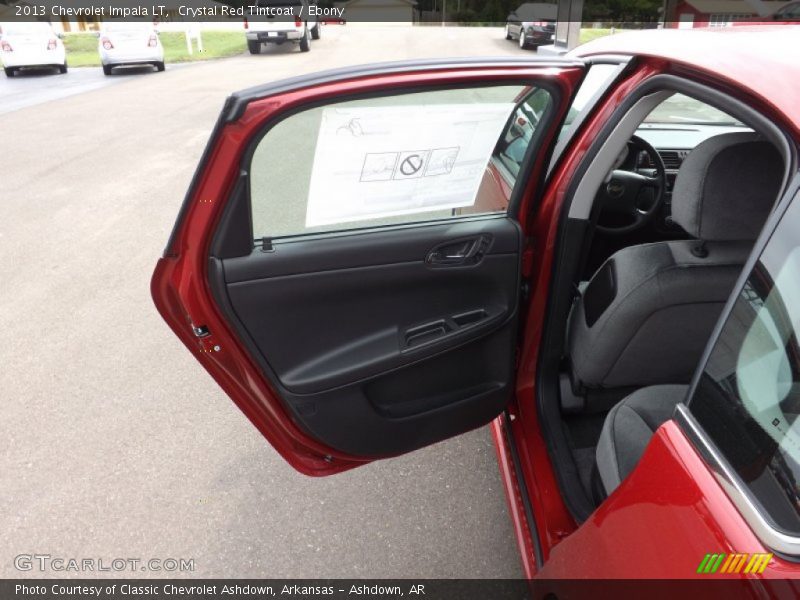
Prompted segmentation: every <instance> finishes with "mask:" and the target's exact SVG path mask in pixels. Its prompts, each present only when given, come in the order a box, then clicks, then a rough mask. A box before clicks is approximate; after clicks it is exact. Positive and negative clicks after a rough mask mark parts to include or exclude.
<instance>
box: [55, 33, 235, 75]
mask: <svg viewBox="0 0 800 600" xmlns="http://www.w3.org/2000/svg"><path fill="white" fill-rule="evenodd" d="M159 37H160V38H161V44H162V45H163V46H164V62H166V63H174V62H188V61H195V60H209V59H212V58H223V57H225V56H235V55H237V54H242V53H243V52H244V51H245V50H246V49H247V45H246V44H245V39H244V33H242V32H241V31H204V32H203V52H198V51H197V46H196V45H195V47H194V54H191V55H190V54H189V53H188V52H187V51H186V38H185V36H184V35H183V33H178V32H174V31H165V32H164V33H162V34H161V35H160V36H159ZM64 46H65V47H66V49H67V62H68V63H69V66H70V67H99V66H100V55H99V54H98V52H97V37H96V36H95V35H94V34H91V33H68V34H66V35H65V36H64Z"/></svg>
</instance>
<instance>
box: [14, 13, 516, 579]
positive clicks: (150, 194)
mask: <svg viewBox="0 0 800 600" xmlns="http://www.w3.org/2000/svg"><path fill="white" fill-rule="evenodd" d="M520 52H522V51H520V50H519V49H518V48H517V47H516V44H515V43H513V42H507V41H506V40H505V39H503V36H502V31H501V30H499V29H481V28H461V29H459V28H439V27H423V28H411V27H401V26H387V27H383V28H381V27H377V26H356V25H352V24H351V25H347V26H328V27H326V28H325V29H324V30H323V38H322V39H321V40H319V41H317V42H314V43H313V44H312V50H311V52H310V53H300V52H298V51H297V50H296V49H294V48H293V47H291V46H284V47H278V48H271V49H269V51H268V52H266V53H265V54H263V55H260V56H250V55H243V56H239V57H234V58H230V59H224V60H219V61H213V62H208V63H202V64H193V65H191V66H188V67H185V68H172V66H171V65H168V66H167V71H166V72H164V73H151V72H142V73H137V74H135V75H120V76H114V77H110V78H108V77H103V76H102V75H101V74H100V69H99V68H96V69H70V72H69V73H68V74H67V75H49V76H43V75H36V76H26V77H20V78H14V79H13V80H4V81H0V112H2V113H4V114H2V115H0V142H1V143H2V145H3V150H4V152H3V160H2V163H0V210H2V211H3V218H2V219H1V220H0V256H2V257H3V260H2V261H0V281H2V284H0V331H2V332H3V336H2V340H3V341H2V344H0V365H2V367H0V396H1V397H2V400H3V403H2V405H3V418H2V419H0V440H1V441H0V506H2V507H3V510H1V511H0V531H2V543H0V577H17V576H26V577H28V576H37V577H55V576H59V575H68V576H85V577H92V576H97V575H102V576H105V575H119V576H131V575H134V574H135V575H139V576H164V575H165V573H164V572H152V571H143V572H138V571H137V572H135V573H133V572H130V571H121V572H117V573H115V572H113V571H112V572H103V573H98V572H97V571H83V572H72V571H71V572H66V573H64V572H54V571H52V570H48V571H40V570H38V567H37V563H34V565H33V568H32V570H30V571H18V570H17V568H15V565H14V563H15V557H17V556H19V555H20V554H23V555H24V554H47V555H50V556H51V557H56V558H58V557H60V558H64V559H69V558H76V559H79V560H80V559H84V558H87V559H93V560H103V561H106V562H105V564H109V563H110V561H112V560H113V559H115V558H140V559H149V558H160V559H168V558H176V559H181V558H183V559H192V560H193V561H194V571H192V572H184V573H166V574H167V575H178V576H180V575H182V576H201V577H389V576H392V577H516V576H519V575H520V574H521V571H520V565H519V558H518V554H517V548H516V545H515V541H514V538H513V534H512V531H511V526H510V522H509V518H508V514H507V508H506V501H505V497H504V494H503V490H502V485H501V482H500V479H499V475H498V471H497V467H496V464H495V457H494V449H493V446H492V442H491V438H490V435H489V432H488V429H486V428H483V429H480V430H478V431H475V432H472V433H469V434H466V435H464V436H461V437H460V438H457V439H454V440H450V441H447V442H444V443H441V444H438V445H436V446H432V447H429V448H426V449H423V450H420V451H418V452H415V453H413V454H410V455H407V456H404V457H400V458H397V459H393V460H387V461H383V462H380V463H375V464H372V465H369V466H366V467H363V468H360V469H357V470H355V471H351V472H349V473H344V474H341V475H337V476H334V477H329V478H326V479H312V478H308V477H305V476H303V475H300V474H298V473H295V472H294V471H293V470H292V469H291V468H290V467H288V466H287V465H286V464H285V463H284V462H283V460H282V459H281V458H280V457H279V456H278V454H277V453H276V452H275V451H274V450H273V449H272V448H271V447H270V446H269V445H268V444H267V443H266V442H265V440H264V439H263V438H262V437H261V436H260V435H259V434H258V432H257V431H256V430H255V429H254V428H253V427H252V426H251V425H250V423H249V422H248V421H247V419H246V418H245V417H244V416H243V415H242V414H241V413H240V412H239V411H238V410H237V409H236V407H235V406H234V405H233V404H232V403H231V402H230V400H229V399H228V398H227V397H226V396H225V395H224V394H223V393H222V392H221V391H220V389H219V388H218V387H217V386H216V384H215V383H214V382H213V381H212V380H211V378H210V377H209V376H208V375H207V374H206V373H205V371H204V370H203V369H202V368H201V367H200V366H199V364H197V363H196V361H195V360H194V358H193V357H192V356H191V355H190V353H189V352H188V351H186V349H185V348H184V347H183V346H182V345H181V344H180V343H179V342H178V341H177V339H176V338H175V337H174V336H173V334H172V333H171V332H170V331H169V330H168V328H167V327H166V325H165V324H164V323H163V321H162V320H161V318H160V317H159V315H158V314H157V312H156V310H155V308H154V307H153V304H152V301H151V299H150V293H149V287H148V286H149V280H150V275H151V273H152V270H153V267H154V266H155V263H156V260H157V258H158V256H159V255H160V253H161V251H162V249H163V247H164V245H165V244H166V241H167V237H168V235H169V231H170V229H171V227H172V224H173V222H174V219H175V217H176V215H177V212H178V207H179V205H180V203H181V201H182V198H183V195H184V192H185V191H186V188H187V186H188V184H189V181H190V179H191V176H192V174H193V171H194V168H195V165H196V164H197V161H198V160H199V158H200V155H201V153H202V151H203V148H204V145H205V143H206V140H207V138H208V136H209V133H210V131H211V129H212V127H213V125H214V121H215V119H216V117H217V114H218V112H219V110H220V108H221V107H222V105H223V102H224V99H225V97H226V95H227V94H228V93H230V92H231V91H234V90H236V89H240V88H244V87H248V86H251V85H256V84H259V83H263V82H266V81H270V80H275V79H280V78H283V77H289V76H293V75H297V74H300V73H307V72H313V71H316V70H320V69H324V68H329V67H337V66H342V65H347V64H357V63H362V62H364V61H365V60H369V61H381V60H394V59H404V58H414V57H428V56H465V55H504V54H519V53H520ZM95 564H98V563H96V562H95Z"/></svg>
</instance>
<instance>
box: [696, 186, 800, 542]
mask: <svg viewBox="0 0 800 600" xmlns="http://www.w3.org/2000/svg"><path fill="white" fill-rule="evenodd" d="M798 223H800V202H798V201H797V200H795V202H794V205H793V206H792V207H791V208H790V209H789V211H788V212H787V213H786V214H785V216H784V217H783V219H782V221H781V225H780V226H779V227H778V229H777V231H776V233H775V234H774V235H773V237H772V239H771V240H770V242H769V244H768V245H767V247H766V249H765V251H764V252H763V254H762V256H761V258H760V260H759V262H758V264H757V265H756V267H755V268H754V269H753V271H752V273H751V274H750V277H749V278H748V280H747V283H746V284H745V286H744V288H743V289H742V291H741V293H740V294H739V297H738V298H737V300H736V303H735V305H734V307H733V310H732V312H731V314H730V316H729V317H728V319H727V321H726V323H725V326H724V328H723V330H722V333H721V335H720V338H719V339H718V340H717V342H716V344H715V346H714V349H713V351H712V353H711V355H710V358H709V360H708V363H707V365H706V367H705V369H704V371H703V373H702V375H701V378H700V382H699V384H698V388H697V390H696V392H695V395H694V397H693V398H692V400H691V403H690V409H691V411H692V413H693V414H694V415H695V417H696V418H697V420H698V422H699V423H700V424H701V425H702V427H703V428H704V429H705V431H706V432H707V433H708V435H709V436H710V437H711V439H712V440H713V441H714V443H715V444H716V445H717V446H718V447H719V449H720V450H721V451H722V453H723V454H724V455H725V457H726V458H727V460H728V461H729V462H730V463H731V465H732V466H733V468H734V469H735V470H736V472H737V473H738V474H739V476H740V477H741V478H742V480H743V481H744V482H745V483H746V485H747V486H748V487H749V488H750V490H751V491H752V493H753V495H754V496H755V497H756V499H757V500H758V501H759V502H760V503H761V504H762V506H763V508H764V511H765V513H766V514H767V515H769V516H770V517H771V518H772V520H773V521H774V523H775V525H776V526H777V527H779V528H780V529H783V530H785V531H788V532H791V533H794V534H800V419H798V416H800V346H798V340H797V331H798V327H800V245H798V242H799V241H800V226H799V225H798Z"/></svg>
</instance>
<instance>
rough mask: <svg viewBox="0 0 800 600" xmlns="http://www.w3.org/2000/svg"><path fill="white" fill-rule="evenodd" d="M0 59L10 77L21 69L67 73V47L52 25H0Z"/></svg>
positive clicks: (40, 23) (38, 23)
mask: <svg viewBox="0 0 800 600" xmlns="http://www.w3.org/2000/svg"><path fill="white" fill-rule="evenodd" d="M0 57H2V61H3V70H4V71H5V73H6V76H7V77H13V76H14V74H15V73H16V72H17V71H18V70H19V69H28V68H37V67H53V68H57V69H58V71H59V73H66V72H67V54H66V51H65V50H64V43H63V42H62V41H61V38H60V37H59V35H58V34H57V33H56V32H55V31H53V28H52V27H51V26H50V23H43V22H37V23H2V24H0Z"/></svg>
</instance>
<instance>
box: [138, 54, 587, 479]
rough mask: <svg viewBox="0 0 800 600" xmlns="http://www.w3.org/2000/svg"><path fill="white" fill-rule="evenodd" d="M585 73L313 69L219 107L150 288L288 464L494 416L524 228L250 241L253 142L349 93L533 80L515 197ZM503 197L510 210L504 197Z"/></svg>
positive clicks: (530, 64) (537, 166)
mask: <svg viewBox="0 0 800 600" xmlns="http://www.w3.org/2000/svg"><path fill="white" fill-rule="evenodd" d="M583 70H584V68H583V65H582V63H578V62H576V61H572V60H554V61H553V60H548V61H541V62H538V63H537V62H536V61H517V60H514V59H511V60H508V59H501V60H496V61H492V60H490V61H475V60H456V61H453V63H452V64H450V63H432V62H430V61H425V62H422V63H420V64H409V65H388V66H385V67H381V66H378V67H370V68H369V69H365V68H356V69H352V70H350V71H348V70H340V71H338V72H336V73H332V74H327V75H316V74H315V75H313V76H308V77H306V78H298V79H295V80H292V81H290V82H282V83H278V84H272V85H270V86H266V87H264V88H260V89H256V90H248V91H245V92H244V93H242V94H239V95H236V96H235V97H233V98H232V99H231V100H230V101H229V102H228V103H227V104H226V107H225V109H224V111H223V115H222V116H221V118H220V121H219V123H218V125H217V129H216V130H215V133H214V134H213V136H212V140H211V141H210V142H209V147H208V148H207V150H206V153H205V154H204V158H203V160H202V162H201V165H200V166H199V168H198V172H197V175H196V177H195V180H194V182H193V185H192V188H191V189H190V191H189V193H188V194H187V199H186V201H185V202H184V206H183V207H182V209H181V213H180V215H179V217H178V222H177V223H176V226H175V228H174V230H173V235H172V236H171V239H170V242H169V246H168V248H167V251H166V252H165V255H164V257H163V258H162V259H161V260H160V261H159V264H158V266H157V268H156V271H155V273H154V276H153V281H152V286H151V287H152V291H153V297H154V300H155V302H156V306H157V307H158V309H159V311H160V312H161V314H162V316H164V318H165V320H166V321H167V322H168V324H169V325H170V326H171V328H172V329H173V331H174V332H175V333H176V334H177V335H178V337H179V338H180V339H181V340H182V341H183V342H184V344H185V345H186V346H187V347H188V348H189V349H190V350H192V352H194V353H195V355H196V357H197V359H198V360H199V361H200V362H201V363H202V364H203V366H204V367H205V368H206V369H207V370H208V371H209V373H211V374H212V376H213V377H214V379H215V380H216V381H217V382H218V383H219V384H220V385H221V386H222V387H223V389H224V390H225V391H226V392H227V393H228V395H229V396H230V397H231V398H232V399H233V400H234V402H235V403H236V404H237V405H238V406H239V408H240V409H241V410H242V411H243V412H244V413H245V414H246V415H247V416H248V418H250V420H251V421H252V422H253V423H254V424H255V425H256V426H257V427H258V429H259V430H260V431H261V432H262V433H263V434H264V436H265V437H266V438H267V439H268V441H269V442H270V443H271V444H272V445H273V446H275V448H276V449H277V450H278V451H279V452H280V453H281V454H282V455H283V456H284V457H285V458H286V459H287V461H289V462H290V463H291V464H292V466H294V467H295V468H297V469H298V470H300V471H302V472H304V473H307V474H313V475H327V474H331V473H335V472H338V471H341V470H344V469H348V468H352V467H353V466H357V465H359V464H363V463H365V462H369V461H370V460H372V459H374V458H380V457H386V456H392V455H397V454H401V453H403V452H408V451H410V450H413V449H416V448H419V447H422V446H424V445H427V444H431V443H434V442H437V441H440V440H443V439H446V438H448V437H452V436H453V435H457V434H459V433H462V432H464V431H468V430H470V429H473V428H475V427H478V426H480V425H482V424H485V423H487V422H489V421H490V420H491V419H492V418H493V417H495V416H496V415H497V414H499V413H500V412H501V411H502V409H503V407H504V406H505V405H506V404H507V403H508V401H509V400H510V398H511V394H512V386H513V381H514V376H513V375H514V368H515V353H516V340H517V335H518V332H517V309H518V302H519V296H520V285H521V263H522V254H523V251H522V248H523V245H524V233H523V231H522V229H521V227H520V225H519V223H518V221H517V218H516V215H514V214H513V212H511V213H510V214H508V215H506V214H484V215H470V216H457V215H453V216H451V217H444V218H441V219H440V220H435V221H427V222H422V223H404V224H396V225H383V226H379V227H375V226H373V227H371V228H364V229H360V230H352V229H351V230H345V231H332V232H325V233H310V234H303V232H300V234H299V235H289V236H284V237H278V238H275V239H271V238H264V239H261V238H257V239H256V240H255V241H254V239H253V234H254V232H253V228H254V227H253V215H252V210H251V208H250V200H249V197H248V195H249V191H248V190H249V186H248V177H249V173H248V168H249V167H250V161H249V159H250V157H251V156H252V153H253V148H254V146H255V144H258V143H259V142H260V140H262V139H267V138H266V135H268V132H269V131H270V128H271V127H273V126H274V125H275V123H278V122H280V120H281V119H282V118H287V117H288V116H290V115H292V114H295V113H297V112H298V111H302V110H303V109H304V107H314V106H319V105H320V104H321V103H325V102H328V103H330V102H337V101H340V100H339V99H340V98H342V97H344V98H359V97H363V98H372V97H375V96H376V95H380V94H384V95H392V94H404V93H410V92H414V91H415V90H416V89H417V88H418V89H419V90H420V91H426V90H430V89H434V90H436V89H444V90H448V89H451V87H453V89H459V86H489V85H492V84H495V83H496V84H497V85H498V86H507V85H509V84H513V85H521V86H529V85H531V84H535V85H536V86H540V87H543V88H544V89H547V90H548V93H550V94H552V98H553V102H552V110H551V112H548V113H547V114H546V115H544V116H543V120H542V123H541V124H540V125H539V127H540V130H541V132H540V135H538V136H537V137H536V139H535V142H531V144H532V145H531V152H530V153H529V154H530V156H531V159H529V160H530V162H529V163H526V164H527V167H526V168H527V169H528V171H529V172H526V174H525V175H524V176H523V175H520V177H519V178H518V182H517V183H518V186H517V188H518V189H517V188H515V190H516V193H518V194H519V193H521V190H526V193H529V191H530V190H532V189H534V186H533V185H530V184H529V181H530V180H531V178H533V179H535V178H537V177H543V176H544V173H545V171H546V163H547V158H548V157H549V155H550V152H551V151H552V146H553V145H554V143H555V139H556V136H557V131H558V126H559V124H560V123H561V121H562V120H563V118H564V116H565V114H566V111H567V107H568V105H569V102H570V100H571V98H572V96H573V94H574V92H575V89H576V88H577V85H578V84H579V82H580V80H581V77H582V75H583ZM401 104H402V103H401ZM287 201H298V200H292V199H287ZM508 202H509V203H510V204H511V205H512V209H513V208H514V207H515V206H518V205H519V202H520V199H519V198H516V197H515V196H514V192H513V191H512V192H511V197H510V198H509V199H508ZM423 218H424V217H423Z"/></svg>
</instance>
